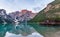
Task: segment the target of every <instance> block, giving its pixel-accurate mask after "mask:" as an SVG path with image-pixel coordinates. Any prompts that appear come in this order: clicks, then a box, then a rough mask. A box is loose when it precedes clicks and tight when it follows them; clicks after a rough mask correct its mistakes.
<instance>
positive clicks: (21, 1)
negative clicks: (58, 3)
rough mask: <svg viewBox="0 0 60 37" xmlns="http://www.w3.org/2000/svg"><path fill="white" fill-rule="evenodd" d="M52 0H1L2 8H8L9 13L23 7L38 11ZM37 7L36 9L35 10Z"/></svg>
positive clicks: (0, 6)
mask: <svg viewBox="0 0 60 37" xmlns="http://www.w3.org/2000/svg"><path fill="white" fill-rule="evenodd" d="M51 1H53V0H0V8H3V9H6V10H7V13H10V12H12V11H17V10H22V9H28V10H32V11H33V12H37V11H40V10H41V9H43V8H45V6H46V5H47V4H48V3H50V2H51ZM38 7H39V8H38ZM35 8H36V11H35V10H34V9H35Z"/></svg>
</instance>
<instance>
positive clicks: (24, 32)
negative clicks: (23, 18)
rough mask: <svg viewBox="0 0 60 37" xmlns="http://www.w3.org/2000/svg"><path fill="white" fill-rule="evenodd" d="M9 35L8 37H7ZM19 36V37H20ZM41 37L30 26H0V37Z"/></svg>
mask: <svg viewBox="0 0 60 37" xmlns="http://www.w3.org/2000/svg"><path fill="white" fill-rule="evenodd" d="M8 35H9V36H8ZM20 35H21V36H20ZM4 36H5V37H15V36H16V37H25V36H26V37H30V36H31V37H34V36H36V37H43V36H42V35H40V34H39V33H38V32H37V31H36V30H35V29H34V28H33V27H32V26H30V25H26V26H25V25H24V24H23V23H22V24H20V25H17V26H16V27H15V25H12V24H6V25H3V24H0V37H4Z"/></svg>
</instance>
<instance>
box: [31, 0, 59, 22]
mask: <svg viewBox="0 0 60 37" xmlns="http://www.w3.org/2000/svg"><path fill="white" fill-rule="evenodd" d="M46 19H51V20H60V0H55V1H53V2H51V3H49V4H48V5H47V7H46V8H45V9H43V10H42V11H40V12H39V13H38V14H37V15H36V17H35V18H34V19H32V20H31V21H33V22H39V21H44V20H46Z"/></svg>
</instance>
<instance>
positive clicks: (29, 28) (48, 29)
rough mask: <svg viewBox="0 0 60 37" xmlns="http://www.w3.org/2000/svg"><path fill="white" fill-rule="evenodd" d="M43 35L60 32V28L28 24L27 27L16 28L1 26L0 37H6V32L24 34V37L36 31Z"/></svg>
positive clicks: (21, 25) (11, 25) (9, 25)
mask: <svg viewBox="0 0 60 37" xmlns="http://www.w3.org/2000/svg"><path fill="white" fill-rule="evenodd" d="M33 28H34V29H35V30H36V31H37V32H39V33H41V34H42V35H44V34H45V33H47V32H55V31H58V30H59V31H60V27H55V26H50V27H48V26H42V25H40V24H37V23H28V24H27V25H25V24H24V23H22V24H20V25H18V26H15V25H13V24H5V25H4V24H0V37H4V36H5V34H6V32H7V31H8V32H10V33H14V34H23V35H28V34H31V33H32V32H34V31H35V30H34V29H33Z"/></svg>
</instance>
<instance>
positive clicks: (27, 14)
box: [9, 10, 36, 21]
mask: <svg viewBox="0 0 60 37" xmlns="http://www.w3.org/2000/svg"><path fill="white" fill-rule="evenodd" d="M9 15H10V16H11V17H12V18H13V19H17V20H19V21H23V20H25V19H27V20H30V19H32V18H34V17H35V15H36V13H32V11H29V10H21V11H15V12H12V13H9Z"/></svg>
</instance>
